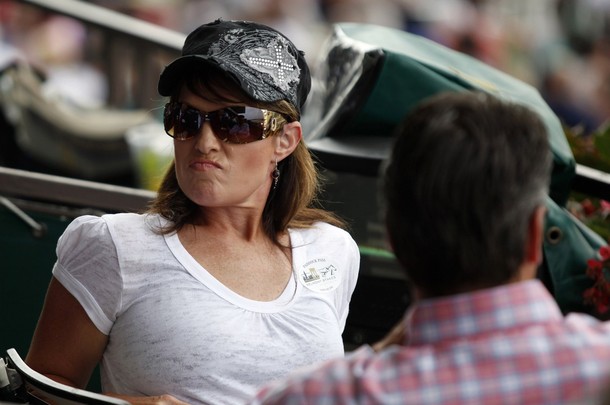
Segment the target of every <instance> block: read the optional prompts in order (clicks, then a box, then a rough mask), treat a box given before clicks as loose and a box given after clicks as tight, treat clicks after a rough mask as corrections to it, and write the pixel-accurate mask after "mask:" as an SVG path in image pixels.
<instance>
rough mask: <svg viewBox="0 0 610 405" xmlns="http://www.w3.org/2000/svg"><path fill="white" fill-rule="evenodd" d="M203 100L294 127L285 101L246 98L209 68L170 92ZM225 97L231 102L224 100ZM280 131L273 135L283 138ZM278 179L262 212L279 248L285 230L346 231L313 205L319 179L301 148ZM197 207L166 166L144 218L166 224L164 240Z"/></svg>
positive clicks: (189, 76) (289, 158)
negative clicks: (321, 227)
mask: <svg viewBox="0 0 610 405" xmlns="http://www.w3.org/2000/svg"><path fill="white" fill-rule="evenodd" d="M182 85H185V86H186V87H187V88H188V89H189V90H190V91H192V92H193V93H194V94H197V95H198V96H200V97H202V98H205V99H206V100H210V101H214V102H218V101H224V102H226V101H231V102H243V103H245V104H248V105H250V106H253V107H258V108H265V109H267V110H270V111H275V112H278V113H280V114H282V115H283V116H284V117H286V119H287V121H289V122H293V121H297V120H298V119H299V116H298V112H297V110H296V108H295V107H294V106H293V105H292V104H291V103H289V102H288V101H286V100H280V101H277V102H274V103H261V102H258V101H256V100H253V99H252V98H250V97H249V96H247V95H246V94H245V93H244V91H243V90H242V89H241V88H240V87H239V85H237V84H236V83H235V82H234V81H233V80H231V79H230V78H229V77H227V76H226V75H225V74H223V73H221V72H219V71H218V70H216V69H213V68H204V69H202V68H201V66H199V69H197V70H191V71H187V73H186V74H185V77H184V79H183V80H182V81H181V82H179V83H178V84H177V86H176V88H175V89H174V92H173V94H172V95H171V96H170V99H172V100H175V99H176V98H177V97H178V94H179V92H180V89H181V86H182ZM227 94H230V95H232V96H234V97H235V98H232V99H228V98H227ZM282 130H283V128H279V129H278V130H277V131H275V132H274V133H273V134H272V135H276V134H277V133H279V132H281V131H282ZM278 168H279V170H280V172H281V176H280V179H279V182H278V185H277V188H276V189H275V190H271V192H270V193H269V196H268V197H267V202H266V204H265V208H264V210H263V218H262V221H263V228H264V230H265V233H266V234H267V235H268V236H269V238H270V239H271V240H272V241H274V242H275V243H278V240H277V235H278V234H279V233H281V232H283V231H285V230H286V229H287V228H289V227H290V228H308V227H311V226H312V225H313V223H315V222H317V221H322V222H327V223H329V224H332V225H335V226H339V227H341V228H346V224H345V222H344V221H343V220H342V219H340V218H339V217H338V216H337V215H335V214H333V213H332V212H329V211H327V210H324V209H323V208H321V206H320V204H319V201H318V199H317V197H318V194H319V192H320V191H321V177H320V173H319V172H318V170H317V168H316V163H315V162H314V160H313V158H312V155H311V153H310V151H309V149H308V148H307V146H306V145H305V143H304V142H299V144H298V145H297V147H296V149H295V150H294V151H293V153H292V154H291V155H289V156H287V157H286V158H285V159H284V160H282V161H281V162H279V163H278ZM199 208H200V207H199V206H197V205H196V204H195V203H194V202H193V201H191V200H190V199H189V198H188V197H187V196H186V195H185V194H184V193H183V192H182V190H181V189H180V186H179V185H178V179H177V178H176V170H175V166H174V163H173V162H172V164H171V165H170V167H169V168H168V170H167V172H166V173H165V176H164V177H163V180H162V181H161V184H160V186H159V190H158V193H157V197H156V198H155V199H154V200H153V201H152V203H151V205H150V207H149V209H148V213H154V214H159V215H161V216H162V217H164V218H166V219H168V220H169V221H170V223H169V224H168V225H167V226H165V227H162V228H160V229H159V230H158V232H159V233H162V234H167V233H172V232H176V231H178V230H180V229H181V228H182V227H183V226H185V225H187V224H190V223H192V222H193V221H194V219H195V215H196V212H197V210H198V209H199Z"/></svg>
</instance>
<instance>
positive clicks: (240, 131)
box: [163, 102, 286, 144]
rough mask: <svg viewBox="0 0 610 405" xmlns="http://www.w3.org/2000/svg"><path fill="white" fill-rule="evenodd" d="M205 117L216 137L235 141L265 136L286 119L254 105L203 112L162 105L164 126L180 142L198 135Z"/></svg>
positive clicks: (245, 141)
mask: <svg viewBox="0 0 610 405" xmlns="http://www.w3.org/2000/svg"><path fill="white" fill-rule="evenodd" d="M206 120H207V121H209V122H210V125H211V127H212V132H213V133H214V135H215V136H216V137H217V138H218V139H220V140H221V141H223V142H227V143H235V144H243V143H250V142H255V141H260V140H261V139H265V138H266V137H267V136H269V135H270V134H271V133H273V132H275V131H277V130H278V129H279V128H280V124H281V123H282V121H283V122H286V119H285V118H284V117H283V116H282V115H281V114H280V113H277V112H274V111H268V110H262V109H260V108H255V107H246V106H233V107H227V108H221V109H220V110H216V111H211V112H203V111H199V110H197V109H196V108H193V107H191V106H189V105H188V104H184V103H178V102H171V103H167V104H166V105H165V111H164V113H163V125H164V127H165V132H166V133H167V134H168V135H169V136H171V137H172V138H174V139H178V140H181V141H182V140H185V139H190V138H192V137H194V136H196V135H198V134H199V133H200V131H201V128H202V127H203V124H204V123H205V121H206Z"/></svg>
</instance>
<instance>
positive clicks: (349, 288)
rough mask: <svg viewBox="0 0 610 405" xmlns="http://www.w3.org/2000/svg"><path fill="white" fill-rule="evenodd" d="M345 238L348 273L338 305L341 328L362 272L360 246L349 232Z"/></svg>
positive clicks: (343, 326)
mask: <svg viewBox="0 0 610 405" xmlns="http://www.w3.org/2000/svg"><path fill="white" fill-rule="evenodd" d="M344 238H345V241H344V243H345V249H344V250H343V251H344V252H345V263H346V268H347V269H348V271H347V274H346V277H345V279H344V288H342V289H340V290H339V293H340V296H339V297H338V299H339V302H338V305H337V308H338V314H339V320H340V322H341V328H345V323H346V321H347V315H348V312H349V303H350V301H351V298H352V294H353V293H354V289H355V288H356V282H357V281H358V272H359V270H360V250H359V249H358V244H357V243H356V241H354V239H353V238H352V237H351V236H350V235H349V233H347V232H344Z"/></svg>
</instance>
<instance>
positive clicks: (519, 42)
mask: <svg viewBox="0 0 610 405" xmlns="http://www.w3.org/2000/svg"><path fill="white" fill-rule="evenodd" d="M89 3H94V4H97V5H100V6H103V7H106V8H109V9H113V10H115V11H119V12H121V13H125V14H128V15H131V16H135V17H138V18H141V19H143V20H146V21H149V22H152V23H155V24H158V25H161V26H164V27H167V28H170V29H173V30H176V31H180V32H184V33H186V32H189V31H191V30H192V29H193V28H195V27H196V26H198V25H199V24H201V23H202V22H205V21H210V20H212V19H215V18H218V17H222V18H225V19H249V20H257V21H261V22H263V23H266V24H268V25H270V26H273V27H276V28H277V29H279V30H280V31H282V32H284V33H285V34H287V36H289V37H290V38H291V39H292V40H293V41H294V42H295V44H296V45H297V46H299V47H300V48H301V49H303V50H304V51H305V52H306V55H307V58H308V60H309V62H310V63H311V64H315V59H316V58H317V57H318V56H319V55H318V50H319V48H320V45H321V43H322V42H323V39H324V38H325V36H326V35H327V34H328V30H329V29H330V27H331V25H332V23H335V22H345V21H352V22H361V23H372V24H378V25H383V26H388V27H393V28H396V29H401V30H405V31H408V32H412V33H416V34H418V35H422V36H425V37H428V38H430V39H432V40H434V41H436V42H439V43H441V44H444V45H446V46H448V47H451V48H453V49H456V50H459V51H461V52H464V53H467V54H470V55H472V56H473V57H475V58H478V59H480V60H482V61H484V62H486V63H488V64H490V65H492V66H494V67H497V68H498V69H500V70H502V71H504V72H506V73H508V74H510V75H512V76H515V77H517V78H519V79H521V80H523V81H525V82H528V83H530V84H532V85H533V86H535V87H536V88H538V89H539V90H540V92H541V94H542V95H543V97H544V98H545V99H546V100H547V102H548V103H549V105H550V106H551V107H552V108H553V109H554V111H555V112H556V113H557V115H558V116H559V117H560V118H561V119H562V120H563V121H564V122H565V123H566V124H567V125H568V126H577V125H578V126H580V127H581V128H583V129H584V132H586V133H590V132H592V131H594V130H595V129H597V128H599V127H600V126H601V125H602V124H603V123H604V122H605V121H606V119H607V117H609V116H610V0H536V1H531V0H376V1H374V2H373V1H370V0H317V1H314V0H258V1H250V0H92V1H89ZM0 24H1V28H2V29H1V31H0V39H2V44H3V45H2V46H3V48H1V49H0V50H1V51H2V52H0V58H1V59H0V62H2V59H6V58H7V55H10V53H9V52H7V49H9V47H12V48H16V49H18V50H19V52H21V53H22V55H23V56H24V57H25V58H27V59H28V60H30V61H33V63H35V64H36V65H38V66H42V67H44V69H45V70H47V71H48V73H49V78H50V80H57V81H58V83H62V86H63V87H65V88H67V90H65V91H66V93H68V97H72V98H73V99H74V100H75V101H77V102H81V103H89V104H92V105H94V104H96V103H97V104H99V103H103V102H104V97H105V87H104V79H105V78H104V77H103V75H99V74H96V71H95V68H94V66H91V65H87V64H84V63H82V62H83V60H84V59H85V58H84V57H85V56H86V55H84V52H85V51H86V50H83V44H84V43H85V41H86V35H87V33H86V30H85V29H84V27H82V26H80V24H79V23H77V22H75V21H73V20H70V19H67V18H64V17H59V16H50V15H48V14H45V13H42V12H40V11H36V10H35V9H31V8H28V7H25V8H24V6H23V5H22V4H20V3H19V2H16V1H9V0H2V1H0ZM77 82H80V83H86V88H83V86H80V85H75V83H77ZM70 89H72V90H70ZM70 92H71V93H72V94H69V93H70ZM85 95H86V97H85ZM79 98H80V99H79Z"/></svg>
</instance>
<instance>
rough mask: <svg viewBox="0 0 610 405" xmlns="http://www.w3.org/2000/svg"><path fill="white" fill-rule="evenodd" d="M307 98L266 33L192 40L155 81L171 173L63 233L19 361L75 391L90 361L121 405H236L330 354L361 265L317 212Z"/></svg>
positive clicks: (248, 30)
mask: <svg viewBox="0 0 610 405" xmlns="http://www.w3.org/2000/svg"><path fill="white" fill-rule="evenodd" d="M309 88H310V77H309V70H308V68H307V64H306V62H305V60H304V58H303V55H302V54H301V52H299V51H298V50H297V49H296V48H295V47H294V45H293V44H292V43H291V42H290V41H289V40H288V39H286V38H285V37H284V36H283V35H281V34H280V33H278V32H277V31H275V30H273V29H271V28H269V27H267V26H264V25H260V24H256V23H252V22H244V21H239V22H238V21H221V20H217V21H215V22H212V23H209V24H204V25H202V26H201V27H199V28H198V29H196V30H195V31H193V32H192V33H191V34H190V35H189V36H188V37H187V39H186V41H185V44H184V47H183V52H182V57H180V58H178V59H176V60H175V61H174V62H172V63H171V64H170V65H168V66H167V67H166V68H165V70H164V71H163V73H162V74H161V77H160V80H159V92H160V94H161V95H163V96H169V102H168V103H167V105H166V106H165V111H164V125H165V130H166V132H167V134H168V135H170V136H171V137H173V138H174V153H175V156H174V157H175V159H174V164H173V165H172V166H171V168H170V169H169V170H168V172H167V174H166V176H165V178H164V179H163V181H162V184H161V186H160V189H159V193H158V196H157V198H156V200H155V201H154V202H153V203H152V205H151V208H150V209H149V211H148V212H147V213H146V214H143V215H138V214H113V215H104V216H102V217H95V216H84V217H80V218H77V219H75V220H74V221H73V223H72V224H70V226H69V227H68V228H67V229H66V231H65V233H64V234H63V235H62V237H61V238H60V240H59V242H58V247H57V253H58V259H57V263H56V265H55V267H54V269H53V278H52V281H51V283H50V287H49V291H48V293H47V298H46V301H45V306H44V309H43V312H42V315H41V318H40V320H39V323H38V326H37V330H36V332H35V335H34V338H33V341H32V345H31V348H30V351H29V352H28V355H27V358H26V361H27V363H28V364H29V365H30V366H31V367H32V368H34V369H35V370H37V371H39V372H41V373H43V374H46V375H47V376H49V377H51V378H53V379H55V380H57V381H61V382H64V383H66V384H69V385H72V386H75V387H84V386H85V385H86V384H87V381H88V379H89V377H90V375H91V372H92V370H93V369H94V367H95V365H96V364H97V363H98V362H101V363H100V364H101V374H102V389H103V391H104V392H105V393H108V394H110V395H113V396H117V397H121V398H125V399H127V400H128V401H130V402H132V403H184V402H186V403H213V404H235V403H240V402H243V401H245V400H246V399H248V398H249V397H250V396H252V395H253V394H254V393H255V392H256V390H257V388H258V387H259V386H260V385H262V384H263V383H267V382H269V381H271V380H273V379H276V378H278V377H280V376H283V375H285V374H287V373H289V372H291V371H292V370H293V369H295V368H298V367H302V366H306V365H309V364H313V363H315V362H318V361H322V360H325V359H328V358H332V357H337V356H341V355H342V354H343V345H342V339H341V333H342V331H343V327H344V325H345V320H346V317H347V311H348V304H349V300H350V297H351V294H352V292H353V289H354V287H355V283H356V279H357V272H358V267H359V253H358V249H357V246H356V244H355V242H354V241H353V239H352V238H351V237H350V236H349V234H348V233H347V232H345V231H344V230H342V229H340V226H341V222H340V221H339V220H338V219H337V218H336V217H335V216H333V215H332V214H331V213H329V212H326V211H323V210H321V209H319V208H315V207H314V202H315V195H316V192H317V187H318V183H317V174H316V170H315V166H314V164H313V161H312V158H311V156H310V154H309V151H308V150H307V148H306V147H305V145H304V143H303V142H302V141H301V138H302V129H301V125H300V123H299V121H298V120H299V118H300V112H301V107H302V105H303V103H304V102H305V99H306V98H307V93H308V91H309ZM239 117H241V118H239ZM244 120H245V121H246V122H247V124H248V129H249V130H248V131H245V130H243V129H241V130H236V129H238V128H236V127H237V126H240V125H241V124H242V123H240V121H244Z"/></svg>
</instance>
